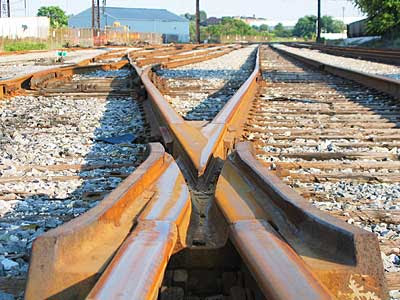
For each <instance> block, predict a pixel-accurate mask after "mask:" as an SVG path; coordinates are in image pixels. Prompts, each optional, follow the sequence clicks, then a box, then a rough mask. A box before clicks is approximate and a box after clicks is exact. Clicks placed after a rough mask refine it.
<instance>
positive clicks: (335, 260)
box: [215, 143, 386, 299]
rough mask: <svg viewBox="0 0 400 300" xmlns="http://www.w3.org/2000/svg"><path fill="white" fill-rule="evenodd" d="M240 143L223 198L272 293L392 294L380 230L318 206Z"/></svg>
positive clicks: (238, 238) (239, 243)
mask: <svg viewBox="0 0 400 300" xmlns="http://www.w3.org/2000/svg"><path fill="white" fill-rule="evenodd" d="M236 149H237V151H236V152H235V153H233V154H232V155H231V156H230V157H229V158H228V160H227V161H226V162H225V165H224V168H223V170H222V173H221V176H220V177H219V180H218V184H217V189H216V193H215V198H216V203H217V204H218V207H219V208H220V210H221V211H222V213H223V215H224V217H225V219H226V220H227V222H228V224H229V227H230V238H231V239H232V240H233V243H234V245H235V246H236V247H237V248H238V249H239V252H240V254H241V255H242V257H243V259H244V261H245V262H246V263H247V264H248V267H249V269H250V270H251V272H252V274H253V276H254V277H255V279H256V281H257V283H258V284H259V285H260V287H261V288H262V290H263V292H264V295H265V296H266V297H267V299H333V298H336V299H353V298H351V297H352V296H354V295H356V294H357V291H356V290H353V289H354V287H355V286H358V287H360V290H361V289H362V291H363V293H368V292H370V293H371V294H370V295H371V296H373V295H375V296H377V297H380V298H379V299H386V298H385V297H386V285H385V281H384V276H383V266H382V261H381V259H380V250H379V245H378V241H377V239H376V236H375V234H373V233H371V232H367V231H365V230H361V229H358V228H356V227H355V226H351V225H349V224H347V223H345V222H343V221H340V220H337V219H335V218H333V217H331V216H330V215H328V214H327V213H324V212H322V211H320V210H318V209H317V208H314V207H313V206H312V205H311V204H310V203H309V202H308V201H307V200H305V199H304V198H302V197H301V196H300V195H299V194H297V193H296V192H295V191H293V190H292V189H291V188H289V187H288V186H287V185H286V184H284V183H283V182H282V181H281V180H280V179H279V178H278V177H276V176H275V175H273V174H272V173H271V172H270V171H269V170H268V169H267V168H266V167H265V166H263V165H262V163H260V162H259V161H258V160H257V159H256V158H255V154H254V153H253V149H252V147H251V144H250V143H240V144H238V145H237V146H236ZM266 274H268V275H266ZM352 282H353V283H352ZM373 299H375V298H373Z"/></svg>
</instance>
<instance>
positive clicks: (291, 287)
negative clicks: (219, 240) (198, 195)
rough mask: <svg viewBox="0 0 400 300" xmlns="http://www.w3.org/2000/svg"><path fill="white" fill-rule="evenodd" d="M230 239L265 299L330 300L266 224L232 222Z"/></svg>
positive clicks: (293, 253) (258, 222) (290, 249)
mask: <svg viewBox="0 0 400 300" xmlns="http://www.w3.org/2000/svg"><path fill="white" fill-rule="evenodd" d="M230 236H231V240H232V241H233V243H234V245H235V247H236V248H237V249H238V250H239V253H240V255H241V256H242V257H243V260H244V261H245V262H246V265H247V267H248V268H249V269H250V271H251V272H252V274H253V276H254V277H255V279H256V281H257V283H258V284H259V286H260V288H261V290H262V291H263V292H264V296H265V297H266V299H268V300H281V299H285V300H286V299H287V300H290V299H293V300H294V299H304V300H306V299H307V300H312V299H315V300H317V299H321V300H322V299H332V298H333V297H332V295H330V293H329V292H328V291H327V290H326V289H325V288H324V287H323V286H322V285H321V284H320V282H319V281H318V280H317V279H316V278H315V277H314V275H313V274H312V272H311V271H310V270H309V268H308V267H307V265H306V264H305V262H304V261H303V260H302V259H301V258H300V257H299V256H298V255H297V254H296V252H295V251H293V249H292V248H291V247H290V246H289V245H288V244H287V243H286V242H284V241H283V240H282V239H281V238H280V237H279V235H278V234H277V232H276V231H275V230H274V229H273V228H272V226H271V225H270V224H268V222H266V221H264V220H257V219H253V220H251V219H249V220H245V221H238V222H234V223H233V224H232V225H231V226H230Z"/></svg>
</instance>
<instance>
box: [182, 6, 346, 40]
mask: <svg viewBox="0 0 400 300" xmlns="http://www.w3.org/2000/svg"><path fill="white" fill-rule="evenodd" d="M182 16H183V17H185V18H186V19H188V20H189V21H190V35H191V37H194V35H195V19H196V17H195V15H192V14H189V13H186V14H184V15H182ZM212 19H213V20H211V19H208V18H207V13H206V12H205V11H200V23H201V25H202V26H201V27H200V30H201V37H202V39H203V40H204V39H212V38H217V37H219V36H223V35H251V36H260V35H261V36H268V37H278V38H290V37H299V38H304V39H311V38H314V37H315V35H316V31H317V17H316V16H312V15H310V16H305V17H302V18H300V19H299V20H298V21H297V23H296V25H295V26H294V28H287V27H285V26H284V25H283V24H282V23H278V24H277V25H276V26H274V27H272V28H271V27H270V26H268V25H266V24H262V25H260V26H250V25H248V24H247V23H245V22H244V21H242V20H240V19H236V18H233V17H222V18H221V19H217V18H212ZM210 20H211V21H210ZM214 23H215V24H214ZM321 23H322V31H323V32H327V33H340V32H343V31H344V30H345V28H346V26H345V24H344V23H343V22H342V21H339V20H335V19H333V18H332V17H331V16H324V17H322V19H321Z"/></svg>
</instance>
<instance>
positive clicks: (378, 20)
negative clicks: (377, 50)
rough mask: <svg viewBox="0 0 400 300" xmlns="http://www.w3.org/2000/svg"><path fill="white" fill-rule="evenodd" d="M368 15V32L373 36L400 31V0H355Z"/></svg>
mask: <svg viewBox="0 0 400 300" xmlns="http://www.w3.org/2000/svg"><path fill="white" fill-rule="evenodd" d="M353 2H354V3H355V5H356V6H357V7H358V8H360V9H361V11H362V12H363V13H365V14H367V15H368V19H369V20H368V30H369V31H370V32H371V33H373V34H384V33H388V32H396V31H397V34H398V33H399V31H400V1H399V0H379V1H378V0H353Z"/></svg>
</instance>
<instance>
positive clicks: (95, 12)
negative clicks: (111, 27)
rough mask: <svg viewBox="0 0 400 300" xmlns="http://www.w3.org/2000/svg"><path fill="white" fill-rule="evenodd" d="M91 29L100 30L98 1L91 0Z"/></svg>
mask: <svg viewBox="0 0 400 300" xmlns="http://www.w3.org/2000/svg"><path fill="white" fill-rule="evenodd" d="M92 29H94V30H100V0H92Z"/></svg>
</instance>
